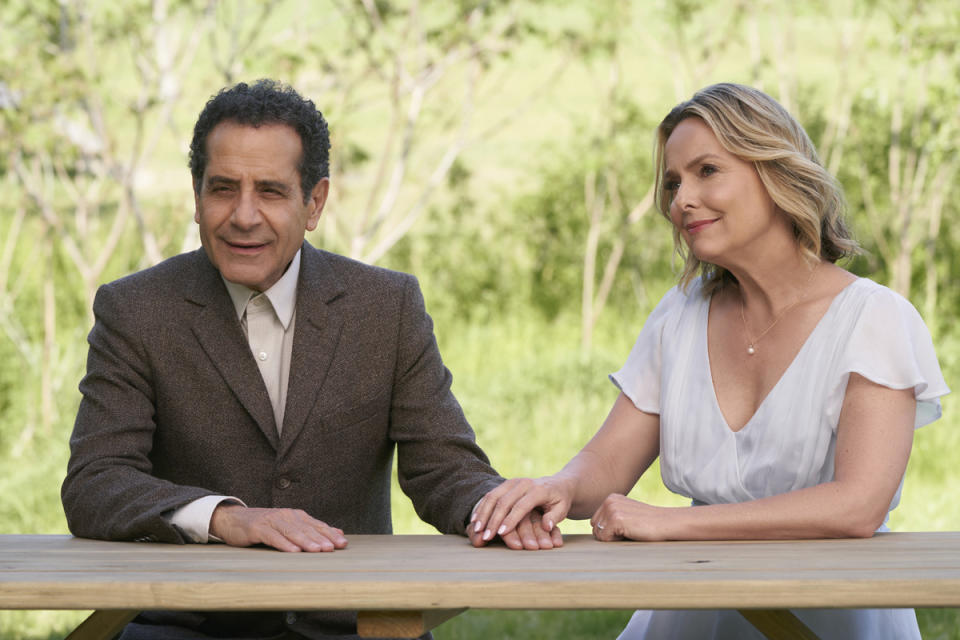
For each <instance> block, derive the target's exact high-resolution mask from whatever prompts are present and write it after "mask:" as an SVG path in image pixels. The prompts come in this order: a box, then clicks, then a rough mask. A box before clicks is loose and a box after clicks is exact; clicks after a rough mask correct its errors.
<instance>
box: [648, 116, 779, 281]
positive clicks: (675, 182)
mask: <svg viewBox="0 0 960 640" xmlns="http://www.w3.org/2000/svg"><path fill="white" fill-rule="evenodd" d="M664 160H665V164H666V170H665V171H664V180H663V183H664V187H665V188H666V190H667V197H668V198H669V199H670V219H671V221H672V222H673V224H674V225H675V226H676V228H677V229H678V230H679V231H680V235H681V236H682V237H683V239H684V241H685V242H686V243H687V246H688V247H689V248H690V251H692V252H693V255H694V256H696V257H697V259H699V260H702V261H704V262H709V263H711V264H716V265H720V266H722V267H727V268H729V266H730V265H736V264H738V263H740V262H742V261H744V260H746V261H749V260H750V259H751V256H752V254H754V253H756V252H758V251H760V250H762V249H763V248H764V246H765V245H768V243H766V242H763V240H764V239H765V238H770V239H772V238H773V236H769V235H768V234H771V233H776V234H780V233H782V232H783V231H784V230H786V231H787V232H788V233H789V223H788V222H787V219H786V216H783V215H780V214H779V212H778V211H777V208H776V205H774V203H773V199H772V198H771V197H770V195H769V194H768V193H767V190H766V187H764V186H763V182H761V180H760V176H759V175H758V174H757V170H756V169H755V168H754V166H753V164H752V163H750V162H746V161H744V160H741V159H740V158H738V157H737V156H735V155H733V154H732V153H730V152H729V151H727V150H726V149H724V148H723V147H722V146H721V145H720V143H719V142H718V141H717V138H716V136H715V135H713V131H711V130H710V127H708V126H707V125H706V123H704V121H703V120H701V119H700V118H695V117H692V118H687V119H685V120H682V121H681V122H680V124H678V125H677V126H676V128H675V129H674V130H673V133H672V134H670V137H669V138H668V139H667V143H666V145H665V146H664ZM788 237H789V236H788Z"/></svg>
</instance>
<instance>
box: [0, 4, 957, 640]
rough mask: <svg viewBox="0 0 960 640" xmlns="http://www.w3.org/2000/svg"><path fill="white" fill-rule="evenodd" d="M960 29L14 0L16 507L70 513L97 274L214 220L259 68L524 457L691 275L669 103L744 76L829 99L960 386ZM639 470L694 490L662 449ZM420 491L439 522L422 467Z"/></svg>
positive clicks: (483, 408) (872, 211)
mask: <svg viewBox="0 0 960 640" xmlns="http://www.w3.org/2000/svg"><path fill="white" fill-rule="evenodd" d="M958 43H960V12H958V10H957V5H956V2H955V0H930V1H920V0H876V1H873V0H837V1H830V2H828V1H826V0H797V1H795V2H789V3H784V2H775V1H772V0H770V1H768V0H739V1H730V2H716V1H715V2H700V1H699V0H673V1H671V0H650V1H646V2H641V1H638V2H629V1H626V0H557V1H553V2H543V1H539V0H489V1H486V2H482V1H479V0H420V1H419V2H418V1H416V0H405V1H393V0H310V1H307V0H265V1H261V2H254V1H252V0H248V1H244V0H233V1H227V0H222V1H218V0H152V1H151V0H135V1H130V2H114V1H111V0H59V1H53V0H29V1H28V0H4V1H3V2H2V3H0V189H2V193H3V197H2V198H0V533H66V525H65V522H64V518H63V514H62V511H61V508H60V501H59V485H60V482H61V480H62V478H63V476H64V473H65V468H66V461H67V457H68V446H67V442H68V438H69V434H70V430H71V427H72V423H73V418H74V415H75V412H76V407H77V403H78V401H79V393H78V391H77V383H78V382H79V380H80V377H81V376H82V374H83V371H84V362H85V356H86V334H87V332H88V331H89V329H90V327H91V325H92V314H91V304H92V300H93V296H94V294H95V292H96V289H97V286H98V285H100V284H101V283H104V282H107V281H110V280H113V279H115V278H118V277H120V276H122V275H125V274H127V273H130V272H132V271H135V270H139V269H142V268H145V267H148V266H150V265H152V264H155V263H157V262H159V261H160V260H162V259H164V258H166V257H169V256H171V255H175V254H177V253H180V252H182V251H185V250H191V249H194V248H196V247H198V246H199V237H198V235H197V230H196V225H195V224H194V223H193V198H192V191H191V183H190V176H189V171H188V169H187V164H186V162H187V148H188V144H189V139H190V136H191V134H192V126H193V123H194V121H195V119H196V116H197V114H198V113H199V111H200V109H201V108H202V107H203V104H204V103H205V101H206V100H207V99H209V97H210V96H211V95H212V94H214V93H216V92H217V91H218V90H219V89H220V88H221V87H223V86H226V85H231V84H233V83H236V82H239V81H250V80H255V79H257V78H260V77H272V78H276V79H279V80H282V81H284V82H287V83H289V84H291V85H293V86H294V87H295V88H296V89H297V90H298V91H300V92H301V93H302V94H303V95H305V96H308V97H310V98H312V99H313V100H314V101H315V102H316V104H317V106H318V107H319V108H320V109H321V110H322V111H323V113H324V114H325V116H326V117H327V119H328V121H329V122H330V129H331V135H332V144H333V149H332V168H331V172H332V175H331V179H332V192H331V197H330V199H329V201H328V204H327V208H326V210H325V213H324V217H323V219H322V221H321V226H320V228H319V229H318V230H317V231H316V232H314V233H312V234H309V235H308V239H309V240H310V241H311V242H312V243H314V245H316V246H320V247H323V248H326V249H329V250H332V251H336V252H339V253H343V254H345V255H349V256H353V257H355V258H357V259H360V260H363V261H367V262H370V263H376V264H379V265H383V266H386V267H390V268H394V269H400V270H404V271H409V272H412V273H415V274H416V275H417V276H418V277H419V278H420V281H421V283H422V285H423V288H424V293H425V296H426V300H427V307H428V310H429V311H430V313H431V314H432V316H433V318H434V321H435V324H436V333H437V337H438V340H439V341H440V347H441V351H442V353H443V354H444V358H445V361H446V363H447V366H448V367H449V368H450V369H451V370H452V372H453V374H454V391H455V393H456V395H457V397H458V398H459V399H460V401H461V403H462V404H463V405H464V408H465V411H466V413H467V416H468V418H469V419H470V420H471V423H472V424H473V426H474V428H475V429H476V432H477V437H478V439H479V441H480V443H481V445H482V446H483V447H484V449H485V450H486V451H487V452H488V454H489V455H490V457H491V459H492V461H493V462H494V465H495V466H496V467H497V468H498V470H499V471H500V472H501V473H502V474H504V475H506V476H517V475H541V474H545V473H550V472H553V471H555V470H557V469H558V468H559V467H560V466H562V465H563V463H564V462H566V460H567V459H569V458H570V457H571V456H572V455H573V454H574V453H575V452H576V451H577V450H578V449H579V448H580V447H581V446H582V445H583V444H584V443H585V442H586V440H587V439H588V438H589V437H590V435H591V434H592V433H593V431H594V430H595V429H596V428H597V427H598V426H599V424H600V422H601V421H602V420H603V418H604V416H605V415H606V412H607V410H608V408H609V407H610V405H611V404H612V402H613V400H614V399H615V397H616V389H615V388H614V387H613V386H612V385H611V384H610V383H609V382H608V381H607V379H606V375H607V374H608V373H609V372H611V371H614V370H616V369H618V368H619V367H620V366H621V364H622V363H623V361H624V360H625V358H626V356H627V353H628V352H629V350H630V347H631V345H632V344H633V341H634V339H635V338H636V335H637V334H638V332H639V331H640V328H641V327H642V325H643V322H644V320H645V318H646V315H647V314H648V313H649V311H650V310H651V309H652V307H653V305H654V304H655V303H656V302H657V301H658V300H659V298H660V297H661V296H662V295H663V293H664V292H665V291H666V290H667V289H668V288H669V287H671V286H672V285H673V284H674V282H675V279H676V269H675V267H676V266H677V264H676V263H675V259H674V256H673V247H672V237H671V232H670V229H669V227H668V225H667V223H666V221H664V220H663V219H662V218H661V217H660V216H659V215H658V214H657V213H656V212H655V211H654V210H653V209H652V191H651V186H652V172H651V152H652V145H653V142H652V132H653V129H654V127H655V126H656V124H657V123H658V122H659V121H660V119H661V118H662V117H663V116H664V115H665V114H666V113H667V111H668V110H669V109H670V107H672V106H673V105H674V104H676V103H677V102H679V101H681V100H684V99H686V98H688V97H690V95H691V94H692V93H693V92H694V91H695V90H696V89H698V88H700V87H702V86H704V85H706V84H710V83H713V82H718V81H735V82H741V83H746V84H751V85H754V86H756V87H758V88H760V89H762V90H764V91H766V92H768V93H770V94H771V95H773V96H774V97H776V98H777V99H778V100H780V101H781V102H782V103H783V104H784V106H786V107H787V108H788V109H789V110H790V111H791V112H792V113H793V114H794V115H795V116H797V118H798V119H799V120H800V121H801V123H802V124H803V125H804V126H805V127H806V129H807V131H808V133H809V134H810V136H811V138H812V139H813V140H814V142H815V143H816V144H817V146H818V149H819V151H820V155H821V158H822V160H823V162H824V163H825V164H826V166H827V167H828V168H829V169H830V171H831V172H833V173H834V174H835V175H837V176H838V177H839V178H840V180H841V181H842V183H843V184H844V186H845V188H846V193H847V197H848V200H849V205H850V215H851V218H852V222H853V225H854V227H855V229H856V231H857V235H858V237H859V239H860V241H861V243H862V244H863V245H864V246H865V247H866V249H867V250H868V252H867V253H866V254H865V255H864V256H862V257H860V258H858V259H857V260H856V261H854V262H852V263H850V264H848V265H847V266H848V268H850V269H851V270H853V271H854V272H856V273H857V274H859V275H863V276H868V277H871V278H873V279H875V280H877V281H878V282H881V283H883V284H885V285H888V286H890V287H892V288H894V289H895V290H897V291H899V292H900V293H902V294H903V295H905V296H906V297H907V298H909V299H910V300H911V301H912V302H913V304H914V305H915V306H916V307H917V308H918V310H919V311H920V312H921V314H922V315H923V317H924V319H925V320H926V322H927V325H928V326H929V327H930V330H931V333H932V334H933V337H934V342H935V344H936V346H937V351H938V355H939V358H940V363H941V366H942V367H943V370H944V374H945V375H946V378H947V383H948V384H949V385H950V386H951V387H952V388H953V389H955V390H956V389H958V388H960V375H958V373H960V329H958V327H957V322H956V319H957V317H958V313H960V286H958V284H957V283H958V282H960V227H954V226H953V224H952V223H954V222H956V221H960V157H958V154H957V146H958V140H960V49H958ZM198 401H202V399H198ZM954 405H955V401H954V400H953V399H952V398H951V397H948V398H947V399H946V401H945V402H944V409H945V416H944V418H943V419H942V420H940V421H939V422H936V423H934V424H933V425H931V426H929V427H926V428H924V429H921V430H920V431H919V432H918V433H917V436H916V441H915V448H914V453H913V456H912V458H911V461H910V466H909V469H908V472H907V478H906V484H905V488H904V494H903V500H902V503H901V506H900V507H899V508H898V509H897V510H896V511H895V512H894V513H893V514H892V516H891V522H890V524H891V526H892V527H893V528H894V529H898V530H957V529H960V507H958V506H957V503H956V500H955V499H954V496H955V494H954V493H953V491H955V490H956V488H957V487H958V486H960V484H958V483H960V471H958V467H960V465H958V464H957V462H958V459H960V448H958V445H960V432H958V426H960V417H958V416H957V415H956V411H955V410H954ZM633 495H635V496H638V497H642V498H643V499H645V500H648V501H651V502H653V503H656V504H683V503H684V500H683V499H682V498H679V497H677V496H672V495H670V494H669V493H668V492H666V490H665V489H663V487H662V485H661V483H660V479H659V474H658V471H657V470H656V469H652V470H651V472H649V473H648V474H647V476H646V477H644V478H643V479H642V480H641V482H640V483H639V484H638V486H637V487H636V489H635V490H634V494H633ZM394 521H395V529H396V531H397V532H398V533H429V532H432V530H431V529H430V528H429V527H427V526H426V525H424V524H423V523H421V522H419V520H418V519H417V518H416V515H415V514H414V513H413V511H412V509H411V507H410V506H409V503H408V501H407V500H406V498H405V497H404V496H403V495H402V494H401V493H400V492H399V491H395V496H394ZM565 524H566V526H565V528H564V530H565V531H567V532H584V531H588V530H589V529H588V528H585V527H584V524H583V523H569V522H568V523H565ZM83 615H84V614H83V613H78V612H3V613H0V638H3V639H21V638H23V639H27V638H29V639H36V638H44V639H46V638H57V637H62V636H63V635H65V633H66V632H67V630H68V629H69V628H71V627H72V626H73V625H75V624H76V623H77V622H78V621H79V619H81V618H82V617H83ZM628 617H629V612H505V611H493V612H481V611H472V612H468V613H467V614H465V615H462V616H460V617H459V618H456V619H454V620H453V621H451V622H448V623H446V624H444V625H442V626H441V627H439V628H438V629H437V631H436V632H435V635H436V637H437V638H438V640H451V639H455V638H485V639H490V638H539V637H556V638H613V637H616V634H617V633H618V632H619V630H620V629H621V628H622V626H623V625H624V624H625V622H626V620H627V618H628ZM918 617H919V619H920V622H921V628H922V631H923V634H924V638H928V639H930V638H938V639H939V638H960V631H958V630H957V629H958V627H960V613H958V612H957V611H955V610H924V611H920V612H918Z"/></svg>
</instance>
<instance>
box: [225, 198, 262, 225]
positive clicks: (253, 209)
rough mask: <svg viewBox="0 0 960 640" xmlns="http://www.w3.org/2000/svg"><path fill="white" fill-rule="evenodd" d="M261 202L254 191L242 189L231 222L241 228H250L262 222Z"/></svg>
mask: <svg viewBox="0 0 960 640" xmlns="http://www.w3.org/2000/svg"><path fill="white" fill-rule="evenodd" d="M260 218H261V216H260V204H259V201H258V199H257V197H256V194H255V193H253V192H252V191H245V190H241V192H240V196H239V198H238V199H237V206H236V207H234V209H233V215H232V216H231V222H233V224H234V225H236V226H237V227H240V228H241V229H249V228H251V227H255V226H256V225H257V224H259V223H260Z"/></svg>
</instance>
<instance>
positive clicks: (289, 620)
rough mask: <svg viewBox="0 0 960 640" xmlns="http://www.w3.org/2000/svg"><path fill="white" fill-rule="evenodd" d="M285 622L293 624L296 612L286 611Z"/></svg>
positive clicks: (295, 619)
mask: <svg viewBox="0 0 960 640" xmlns="http://www.w3.org/2000/svg"><path fill="white" fill-rule="evenodd" d="M286 619H287V624H294V623H295V622H296V621H297V614H296V613H294V612H293V611H287V615H286Z"/></svg>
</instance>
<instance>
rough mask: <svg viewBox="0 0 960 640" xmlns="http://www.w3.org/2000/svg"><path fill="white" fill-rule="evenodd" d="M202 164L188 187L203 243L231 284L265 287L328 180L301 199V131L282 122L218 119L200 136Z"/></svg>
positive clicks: (293, 249) (310, 225)
mask: <svg viewBox="0 0 960 640" xmlns="http://www.w3.org/2000/svg"><path fill="white" fill-rule="evenodd" d="M206 144H207V166H206V169H205V171H204V173H203V181H202V183H201V185H200V191H199V192H196V191H194V200H195V201H196V213H195V214H194V220H195V221H196V223H197V224H198V225H200V239H201V241H202V242H203V248H204V250H206V252H207V256H208V257H209V258H210V261H211V262H212V263H213V264H214V266H215V267H216V268H217V269H219V270H220V273H221V274H222V275H223V277H224V278H226V279H227V280H229V281H230V282H236V283H237V284H242V285H245V286H247V287H250V288H251V289H254V290H256V291H266V290H267V289H269V288H270V287H271V286H272V285H273V284H274V283H275V282H276V281H277V280H279V279H280V277H281V276H282V275H283V273H284V271H285V270H286V268H287V266H288V265H289V264H290V261H291V260H292V259H293V256H294V255H296V253H297V250H298V249H300V246H301V245H302V244H303V236H304V234H305V233H306V232H307V231H308V230H310V231H312V230H313V229H315V228H316V227H317V222H318V221H319V220H320V213H321V212H322V211H323V205H324V203H325V202H326V199H327V191H328V189H329V184H330V182H329V180H327V179H326V178H323V179H321V180H320V181H319V182H318V183H317V185H316V187H314V189H313V192H312V193H311V194H310V198H309V199H308V200H307V202H306V204H304V202H303V193H302V191H301V189H300V172H299V171H298V170H297V165H298V164H299V162H300V155H301V153H302V146H301V142H300V136H299V135H297V132H296V131H295V130H294V129H293V128H292V127H289V126H287V125H284V124H270V125H262V126H260V127H252V126H248V125H242V124H238V123H236V122H232V121H224V122H221V123H220V124H218V125H217V126H216V127H214V128H213V131H211V132H210V134H209V135H208V136H207V143H206Z"/></svg>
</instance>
